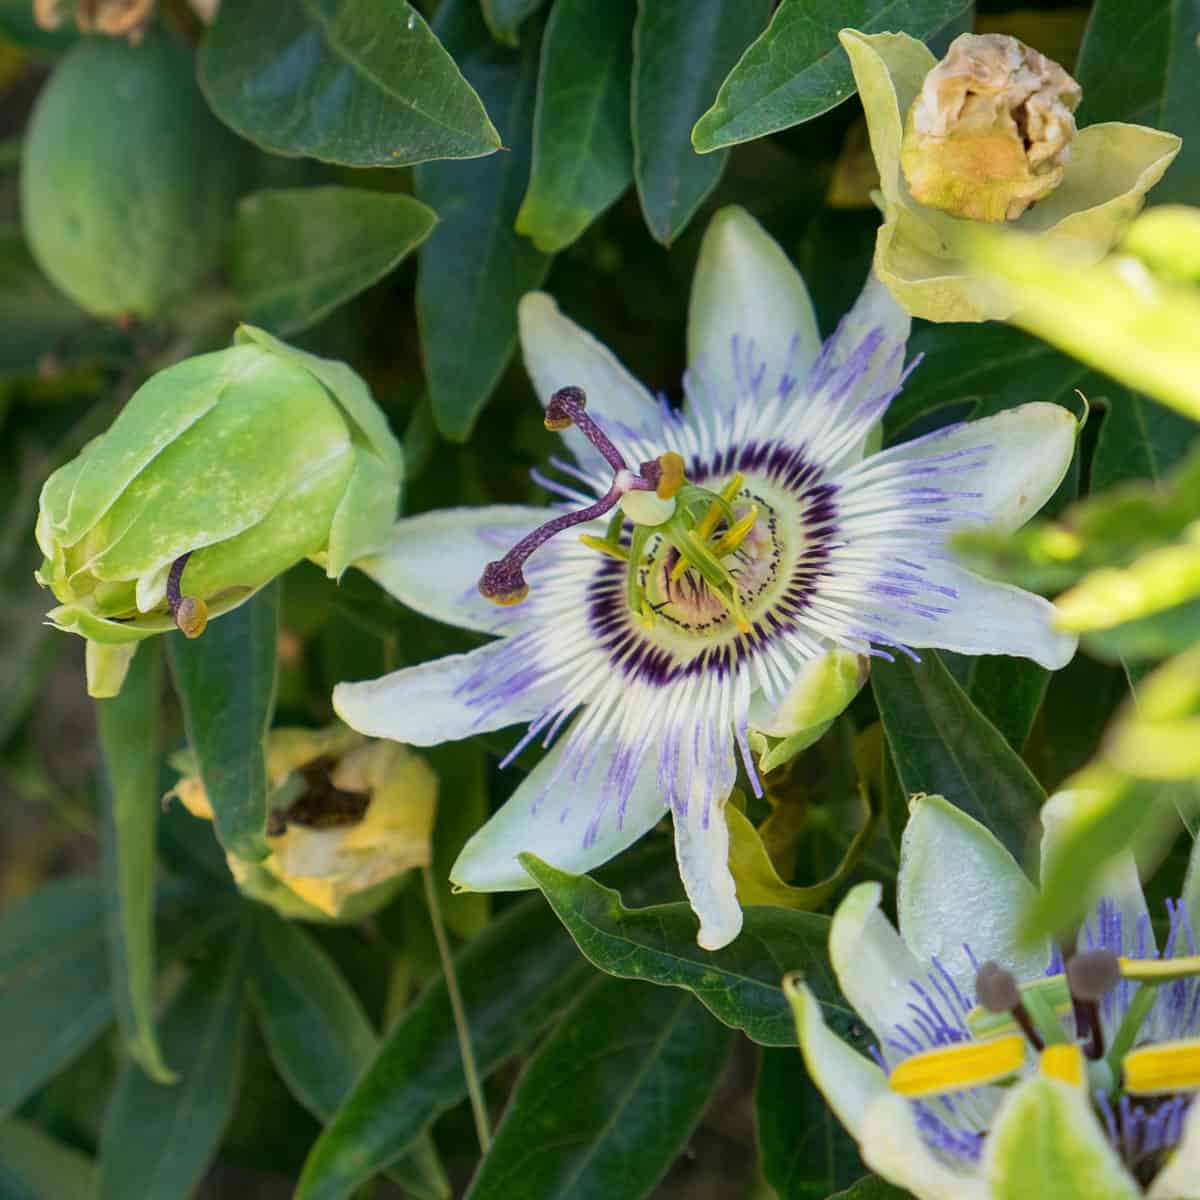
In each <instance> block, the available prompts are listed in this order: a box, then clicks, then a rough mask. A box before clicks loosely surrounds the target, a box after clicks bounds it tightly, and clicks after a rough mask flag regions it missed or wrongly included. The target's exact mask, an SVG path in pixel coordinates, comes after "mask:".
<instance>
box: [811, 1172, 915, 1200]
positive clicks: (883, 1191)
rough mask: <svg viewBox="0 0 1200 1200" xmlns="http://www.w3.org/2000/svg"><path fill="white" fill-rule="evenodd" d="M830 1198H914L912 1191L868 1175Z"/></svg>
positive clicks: (871, 1199) (911, 1199) (907, 1199)
mask: <svg viewBox="0 0 1200 1200" xmlns="http://www.w3.org/2000/svg"><path fill="white" fill-rule="evenodd" d="M829 1200H913V1197H912V1194H911V1193H909V1192H906V1191H904V1189H903V1188H898V1187H896V1186H895V1185H894V1184H891V1183H888V1182H887V1180H886V1179H880V1178H879V1177H878V1176H875V1175H868V1176H867V1177H866V1178H865V1179H860V1180H859V1181H858V1182H857V1183H856V1184H854V1185H853V1187H848V1188H847V1189H846V1190H845V1191H844V1192H838V1194H837V1195H836V1196H830V1197H829Z"/></svg>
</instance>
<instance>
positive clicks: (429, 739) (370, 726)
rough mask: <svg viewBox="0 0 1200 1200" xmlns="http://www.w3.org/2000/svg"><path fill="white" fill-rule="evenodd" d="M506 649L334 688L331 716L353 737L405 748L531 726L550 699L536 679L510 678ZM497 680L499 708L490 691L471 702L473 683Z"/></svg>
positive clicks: (496, 645) (492, 646) (482, 650)
mask: <svg viewBox="0 0 1200 1200" xmlns="http://www.w3.org/2000/svg"><path fill="white" fill-rule="evenodd" d="M508 649H509V647H508V645H507V641H506V640H501V641H497V642H490V643H488V645H486V646H480V647H479V649H477V650H472V651H471V652H470V653H469V654H453V655H448V656H447V657H445V658H435V659H433V660H432V661H430V662H425V663H421V664H420V666H416V667H403V668H401V669H400V670H399V671H393V672H392V673H391V674H390V675H383V676H381V677H380V678H379V679H372V680H368V681H367V682H365V683H339V684H338V685H337V687H335V688H334V689H333V707H334V711H336V713H337V715H338V716H339V717H341V718H342V720H343V721H345V722H346V724H347V725H349V726H350V728H351V729H357V730H358V732H359V733H365V734H366V735H367V736H368V737H382V738H391V740H392V741H394V742H404V743H406V744H407V745H410V746H438V745H441V743H442V742H457V741H460V740H462V739H463V738H467V737H472V736H473V735H474V734H477V733H489V732H490V731H491V730H493V729H503V728H504V727H505V726H506V725H517V724H520V723H521V722H525V721H532V720H534V719H535V718H536V717H538V716H539V715H540V714H541V713H542V712H544V711H545V709H546V706H547V702H548V700H550V699H551V698H552V693H547V691H546V689H545V687H544V686H542V685H540V684H539V682H538V680H537V679H536V677H533V678H532V679H531V680H525V679H515V678H513V677H512V675H511V671H512V663H511V655H510V654H509V653H507V651H508ZM531 674H532V673H531ZM503 675H507V676H508V677H509V679H510V682H511V686H510V687H508V688H507V689H506V698H505V700H504V702H503V703H502V702H501V701H500V700H499V699H497V698H496V697H495V695H494V692H493V691H492V690H486V691H485V693H484V696H485V698H484V699H482V700H480V701H476V700H475V698H474V697H473V696H472V694H471V692H472V689H473V688H475V687H476V686H477V684H476V681H483V680H489V679H492V678H495V677H497V676H503ZM525 684H528V686H523V685H525Z"/></svg>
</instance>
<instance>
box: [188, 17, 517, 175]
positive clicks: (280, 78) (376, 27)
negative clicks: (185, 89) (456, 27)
mask: <svg viewBox="0 0 1200 1200" xmlns="http://www.w3.org/2000/svg"><path fill="white" fill-rule="evenodd" d="M199 65H200V85H201V87H202V88H203V89H204V94H205V95H206V96H207V97H208V102H209V103H210V104H211V105H212V107H213V111H214V112H215V113H216V114H217V116H219V117H220V118H221V120H222V121H224V122H225V123H226V124H227V125H229V126H231V127H232V128H233V129H235V130H237V132H238V133H240V134H241V135H242V136H243V137H245V138H249V139H250V141H252V142H255V143H257V144H258V145H260V146H262V147H263V148H264V149H266V150H273V151H274V152H275V153H276V154H292V155H307V156H309V157H312V158H319V159H322V160H324V161H325V162H335V163H343V164H345V165H346V166H351V167H403V166H407V165H409V164H411V163H419V162H427V161H428V160H430V159H433V158H477V157H478V156H479V155H481V154H491V153H492V152H493V151H495V150H498V149H499V148H500V136H499V134H498V133H497V132H496V130H495V128H494V127H493V125H492V123H491V121H489V120H488V115H487V113H486V112H485V111H484V107H483V104H482V103H481V102H480V99H479V97H478V96H477V95H476V94H475V92H474V91H473V90H472V89H471V87H470V85H469V84H468V83H467V81H466V80H465V79H463V77H462V75H461V74H460V72H459V70H458V68H457V67H456V66H455V65H454V60H453V59H452V58H451V57H450V55H449V54H447V53H446V51H445V50H444V49H443V48H442V46H441V45H440V44H439V42H438V40H437V38H436V37H434V35H433V34H432V33H431V32H430V29H429V26H428V25H426V24H425V20H424V18H423V17H422V16H421V15H420V13H418V12H417V10H416V9H415V8H413V6H412V5H411V4H408V3H407V2H406V0H276V3H273V4H223V5H221V7H220V8H219V9H218V10H217V19H216V21H215V22H214V23H213V25H212V27H211V28H210V29H209V31H208V34H207V36H206V37H205V39H204V43H203V45H202V46H201V48H200V64H199Z"/></svg>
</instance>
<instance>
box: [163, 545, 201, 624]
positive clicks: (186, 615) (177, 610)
mask: <svg viewBox="0 0 1200 1200" xmlns="http://www.w3.org/2000/svg"><path fill="white" fill-rule="evenodd" d="M191 557H192V551H191V550H189V551H188V552H187V553H186V554H181V555H180V556H179V557H178V558H177V559H176V560H175V561H174V562H173V563H172V564H171V570H170V572H169V573H168V574H167V608H169V609H170V610H171V616H172V617H173V618H174V620H175V624H176V625H177V626H179V631H180V632H181V633H182V634H183V636H184V637H186V638H198V637H199V636H200V635H201V634H202V633H203V632H204V631H205V629H206V628H207V627H208V605H207V604H205V603H204V601H203V600H201V599H200V597H199V596H185V595H183V593H182V591H181V588H180V584H181V581H182V579H183V568H184V567H186V566H187V561H188V559H189V558H191Z"/></svg>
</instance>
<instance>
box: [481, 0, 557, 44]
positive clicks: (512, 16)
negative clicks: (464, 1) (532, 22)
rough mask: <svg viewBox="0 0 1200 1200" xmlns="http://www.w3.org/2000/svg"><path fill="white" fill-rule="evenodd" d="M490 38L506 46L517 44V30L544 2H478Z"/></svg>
mask: <svg viewBox="0 0 1200 1200" xmlns="http://www.w3.org/2000/svg"><path fill="white" fill-rule="evenodd" d="M479 2H480V4H481V5H482V6H483V19H484V20H485V21H486V22H487V26H488V28H489V29H490V30H491V31H492V37H494V38H495V39H496V41H498V42H503V43H504V44H505V45H506V46H515V45H516V44H517V41H518V38H517V30H518V27H519V26H520V25H521V23H522V22H523V21H526V20H528V18H530V17H531V16H533V14H534V13H535V12H537V10H538V9H539V8H541V7H542V5H543V4H544V3H545V2H546V0H479Z"/></svg>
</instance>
